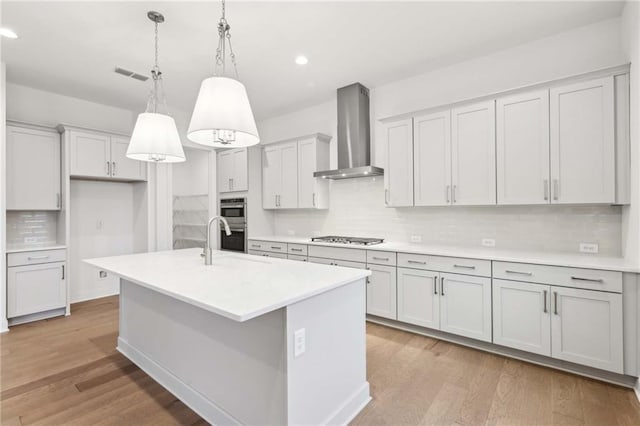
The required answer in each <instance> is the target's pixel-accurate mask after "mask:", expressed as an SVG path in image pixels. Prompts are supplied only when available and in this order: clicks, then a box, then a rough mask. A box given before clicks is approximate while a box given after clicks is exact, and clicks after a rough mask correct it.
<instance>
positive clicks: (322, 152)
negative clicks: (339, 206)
mask: <svg viewBox="0 0 640 426" xmlns="http://www.w3.org/2000/svg"><path fill="white" fill-rule="evenodd" d="M328 169H329V138H324V137H310V138H306V139H302V140H301V141H299V142H298V208H301V209H328V208H329V181H328V180H327V179H322V178H316V177H313V173H314V172H315V171H318V170H328Z"/></svg>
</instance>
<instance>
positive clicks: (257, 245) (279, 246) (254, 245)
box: [249, 240, 287, 253]
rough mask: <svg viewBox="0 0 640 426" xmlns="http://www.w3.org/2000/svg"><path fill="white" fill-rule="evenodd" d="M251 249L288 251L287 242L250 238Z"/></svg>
mask: <svg viewBox="0 0 640 426" xmlns="http://www.w3.org/2000/svg"><path fill="white" fill-rule="evenodd" d="M249 250H260V251H269V252H273V253H287V243H277V242H275V241H259V240H249Z"/></svg>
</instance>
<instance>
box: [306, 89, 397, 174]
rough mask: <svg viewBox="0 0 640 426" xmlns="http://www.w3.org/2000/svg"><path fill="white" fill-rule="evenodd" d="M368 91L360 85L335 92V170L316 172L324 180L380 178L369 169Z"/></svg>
mask: <svg viewBox="0 0 640 426" xmlns="http://www.w3.org/2000/svg"><path fill="white" fill-rule="evenodd" d="M370 134H371V131H370V122H369V89H367V88H366V87H364V86H363V85H362V84H360V83H354V84H351V85H349V86H346V87H343V88H341V89H338V168H337V169H335V170H323V171H319V172H315V173H314V174H313V176H315V177H321V178H325V179H350V178H358V177H367V176H380V175H382V174H384V169H381V168H380V167H375V166H372V165H371V137H370Z"/></svg>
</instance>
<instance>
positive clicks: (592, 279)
mask: <svg viewBox="0 0 640 426" xmlns="http://www.w3.org/2000/svg"><path fill="white" fill-rule="evenodd" d="M571 279H572V280H575V281H588V282H592V283H603V282H604V280H603V279H602V278H582V277H573V276H572V277H571Z"/></svg>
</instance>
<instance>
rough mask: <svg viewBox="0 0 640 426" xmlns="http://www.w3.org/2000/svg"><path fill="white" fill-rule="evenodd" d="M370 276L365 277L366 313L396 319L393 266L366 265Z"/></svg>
mask: <svg viewBox="0 0 640 426" xmlns="http://www.w3.org/2000/svg"><path fill="white" fill-rule="evenodd" d="M367 269H369V270H370V271H371V276H370V277H369V278H368V279H367V313H368V314H371V315H376V316H379V317H383V318H389V319H396V268H395V266H382V265H367Z"/></svg>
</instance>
